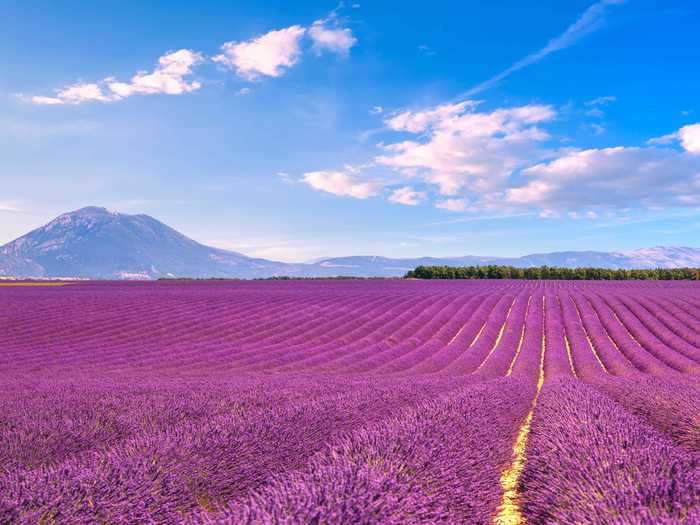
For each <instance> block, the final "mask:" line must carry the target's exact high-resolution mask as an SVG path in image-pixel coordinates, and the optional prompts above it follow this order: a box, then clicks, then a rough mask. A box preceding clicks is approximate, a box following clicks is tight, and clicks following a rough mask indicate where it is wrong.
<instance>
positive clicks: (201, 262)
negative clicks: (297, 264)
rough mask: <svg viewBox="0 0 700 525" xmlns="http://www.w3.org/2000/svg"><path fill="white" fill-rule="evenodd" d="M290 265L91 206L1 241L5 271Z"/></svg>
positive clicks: (262, 272) (98, 272) (259, 269)
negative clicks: (212, 245) (213, 246)
mask: <svg viewBox="0 0 700 525" xmlns="http://www.w3.org/2000/svg"><path fill="white" fill-rule="evenodd" d="M286 268H287V265H286V264H284V263H276V262H273V261H268V260H265V259H255V258H252V257H247V256H245V255H243V254H240V253H236V252H230V251H226V250H219V249H217V248H210V247H208V246H204V245H203V244H200V243H198V242H196V241H193V240H192V239H190V238H188V237H185V236H184V235H182V234H181V233H179V232H177V231H176V230H174V229H172V228H170V227H169V226H166V225H165V224H163V223H162V222H160V221H157V220H156V219H154V218H152V217H149V216H148V215H127V214H123V213H115V212H110V211H108V210H106V209H105V208H97V207H88V208H82V209H80V210H77V211H74V212H70V213H65V214H63V215H61V216H59V217H57V218H56V219H54V220H53V221H51V222H50V223H48V224H47V225H45V226H42V227H41V228H37V229H36V230H33V231H31V232H29V233H28V234H26V235H24V236H22V237H20V238H19V239H16V240H15V241H12V242H10V243H9V244H6V245H4V246H2V247H0V275H3V274H5V275H20V276H27V277H89V278H96V279H153V278H158V277H175V276H188V277H210V276H221V277H245V278H250V277H266V276H269V275H274V274H277V273H280V272H284V271H285V270H286Z"/></svg>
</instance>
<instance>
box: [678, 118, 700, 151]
mask: <svg viewBox="0 0 700 525" xmlns="http://www.w3.org/2000/svg"><path fill="white" fill-rule="evenodd" d="M678 137H679V138H680V141H681V146H683V147H684V148H685V150H686V151H689V152H690V153H700V124H691V125H689V126H683V127H682V128H681V129H680V130H678Z"/></svg>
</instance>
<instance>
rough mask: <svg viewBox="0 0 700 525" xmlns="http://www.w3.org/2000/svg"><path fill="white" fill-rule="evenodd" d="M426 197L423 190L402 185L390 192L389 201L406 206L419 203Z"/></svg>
mask: <svg viewBox="0 0 700 525" xmlns="http://www.w3.org/2000/svg"><path fill="white" fill-rule="evenodd" d="M425 197H426V194H425V192H423V191H416V190H414V189H413V188H412V187H411V186H403V187H401V188H398V189H396V190H394V191H393V192H391V195H389V201H391V202H396V203H398V204H404V205H406V206H416V205H418V204H420V203H421V202H422V201H423V200H424V199H425Z"/></svg>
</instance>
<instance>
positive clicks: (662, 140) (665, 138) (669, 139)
mask: <svg viewBox="0 0 700 525" xmlns="http://www.w3.org/2000/svg"><path fill="white" fill-rule="evenodd" d="M677 140H678V132H677V131H674V132H673V133H669V134H668V135H662V136H661V137H654V138H653V139H649V140H647V144H649V145H650V146H654V145H665V144H673V143H674V142H676V141H677Z"/></svg>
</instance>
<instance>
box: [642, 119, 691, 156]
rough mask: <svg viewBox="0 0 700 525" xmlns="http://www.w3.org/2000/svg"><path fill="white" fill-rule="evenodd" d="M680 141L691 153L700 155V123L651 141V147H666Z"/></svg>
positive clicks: (649, 142)
mask: <svg viewBox="0 0 700 525" xmlns="http://www.w3.org/2000/svg"><path fill="white" fill-rule="evenodd" d="M676 141H679V142H680V143H681V146H683V149H685V150H686V151H688V152H689V153H700V123H699V124H689V125H687V126H683V127H682V128H681V129H679V130H678V131H674V132H673V133H668V134H667V135H662V136H661V137H654V138H653V139H649V140H648V141H647V144H649V145H652V146H653V145H666V144H673V143H674V142H676Z"/></svg>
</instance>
